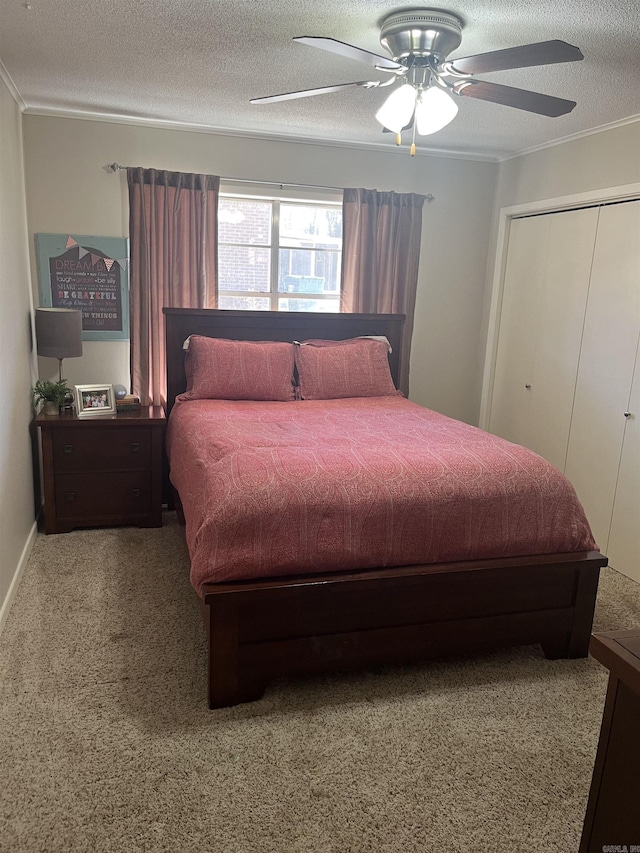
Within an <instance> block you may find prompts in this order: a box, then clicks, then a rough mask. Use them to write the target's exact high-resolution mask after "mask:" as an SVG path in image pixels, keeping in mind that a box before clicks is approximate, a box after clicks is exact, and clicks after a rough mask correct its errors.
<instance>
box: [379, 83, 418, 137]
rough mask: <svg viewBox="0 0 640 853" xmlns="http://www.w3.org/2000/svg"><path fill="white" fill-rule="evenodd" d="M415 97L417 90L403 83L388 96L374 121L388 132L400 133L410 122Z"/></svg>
mask: <svg viewBox="0 0 640 853" xmlns="http://www.w3.org/2000/svg"><path fill="white" fill-rule="evenodd" d="M417 97H418V90H417V89H416V88H414V87H413V86H412V85H411V84H410V83H403V84H402V85H401V86H399V87H398V88H397V89H394V90H393V92H392V93H391V94H390V95H389V97H388V98H387V100H386V101H385V102H384V104H383V105H382V106H381V107H380V109H379V110H378V112H377V113H376V119H377V120H378V121H379V122H380V124H381V125H382V126H383V127H386V128H387V129H388V130H392V131H393V132H394V133H400V131H401V130H402V128H403V127H406V126H407V125H408V124H409V122H410V121H411V116H412V115H413V111H414V109H415V106H416V98H417Z"/></svg>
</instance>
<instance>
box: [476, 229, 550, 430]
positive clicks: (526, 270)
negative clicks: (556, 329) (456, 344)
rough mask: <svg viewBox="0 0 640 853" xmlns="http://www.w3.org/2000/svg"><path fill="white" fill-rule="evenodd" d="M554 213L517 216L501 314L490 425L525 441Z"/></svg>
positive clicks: (509, 251) (510, 247)
mask: <svg viewBox="0 0 640 853" xmlns="http://www.w3.org/2000/svg"><path fill="white" fill-rule="evenodd" d="M550 227H551V221H550V217H548V216H533V217H530V218H528V219H514V220H513V222H512V223H511V229H510V231H509V249H508V254H507V265H506V271H505V281H504V289H503V296H502V311H501V314H500V332H499V337H498V353H497V359H496V371H495V378H494V385H493V396H492V401H491V418H490V421H489V430H490V431H491V432H493V433H496V435H501V436H502V437H503V438H507V439H508V440H509V441H514V442H515V443H516V444H526V443H527V435H528V429H527V424H528V420H529V403H530V401H531V397H530V395H529V394H528V393H527V389H526V385H527V384H529V383H530V381H531V371H532V368H533V362H534V358H535V350H536V337H537V334H538V322H539V315H540V295H541V293H542V289H543V285H544V275H545V265H546V256H547V244H548V242H549V229H550Z"/></svg>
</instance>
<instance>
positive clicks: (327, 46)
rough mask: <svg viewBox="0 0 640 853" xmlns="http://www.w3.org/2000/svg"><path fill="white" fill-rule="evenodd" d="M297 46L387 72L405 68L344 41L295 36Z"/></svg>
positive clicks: (387, 58)
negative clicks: (352, 60)
mask: <svg viewBox="0 0 640 853" xmlns="http://www.w3.org/2000/svg"><path fill="white" fill-rule="evenodd" d="M294 41H295V42H298V44H307V45H309V47H319V48H320V49H321V50H328V51H329V53H337V54H338V56H345V57H346V58H347V59H356V60H357V61H358V62H366V63H367V65H372V66H373V67H374V68H376V67H378V68H387V69H389V71H397V70H398V69H400V68H405V66H404V65H401V64H400V63H399V62H395V61H394V60H393V59H389V57H388V56H380V55H379V54H377V53H371V52H370V51H368V50H363V49H362V48H361V47H355V46H354V45H352V44H347V43H346V42H344V41H338V40H337V39H332V38H321V37H319V36H297V37H296V38H294Z"/></svg>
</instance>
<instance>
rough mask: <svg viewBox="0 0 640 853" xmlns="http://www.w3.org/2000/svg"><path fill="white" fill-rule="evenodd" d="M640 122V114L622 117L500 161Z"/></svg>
mask: <svg viewBox="0 0 640 853" xmlns="http://www.w3.org/2000/svg"><path fill="white" fill-rule="evenodd" d="M636 122H640V115H635V116H629V117H628V118H621V119H619V120H618V121H612V122H609V124H601V125H599V126H598V127H592V128H590V129H589V130H580V131H578V133H572V134H570V135H569V136H561V137H560V139H553V140H552V141H551V142H542V143H541V144H540V145H534V146H533V147H532V148H523V149H522V150H521V151H516V153H515V154H506V155H504V156H503V157H497V158H496V160H497V162H498V163H505V162H506V161H507V160H514V159H515V158H516V157H524V156H525V154H535V152H536V151H544V150H545V148H555V146H556V145H564V144H565V143H566V142H573V141H574V140H576V139H583V138H584V137H585V136H594V135H595V134H598V133H606V131H608V130H615V128H617V127H624V126H625V125H627V124H635V123H636Z"/></svg>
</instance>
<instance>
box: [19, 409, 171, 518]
mask: <svg viewBox="0 0 640 853" xmlns="http://www.w3.org/2000/svg"><path fill="white" fill-rule="evenodd" d="M33 426H34V427H36V428H39V429H40V432H41V435H42V468H43V476H44V512H45V532H46V533H67V532H68V531H69V530H73V529H74V528H75V527H106V526H111V525H117V524H128V525H132V526H137V527H160V526H161V525H162V446H163V435H164V428H165V416H164V411H163V410H162V408H160V407H154V406H149V407H148V408H147V407H143V408H142V409H141V411H139V412H122V413H120V414H117V415H116V414H114V415H92V416H90V417H84V418H79V417H77V416H76V415H75V414H72V413H64V414H60V415H54V416H50V417H46V416H44V415H38V416H37V417H36V418H35V419H34V421H33Z"/></svg>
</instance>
